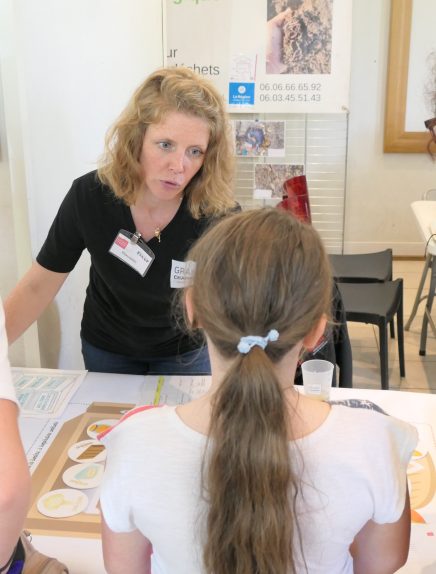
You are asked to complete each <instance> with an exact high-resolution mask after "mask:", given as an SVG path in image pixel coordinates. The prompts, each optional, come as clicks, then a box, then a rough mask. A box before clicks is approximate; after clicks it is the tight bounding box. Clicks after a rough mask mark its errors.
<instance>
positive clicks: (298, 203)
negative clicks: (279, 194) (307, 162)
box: [277, 175, 312, 223]
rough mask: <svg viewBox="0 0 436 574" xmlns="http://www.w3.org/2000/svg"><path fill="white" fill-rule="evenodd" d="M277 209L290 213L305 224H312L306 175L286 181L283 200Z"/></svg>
mask: <svg viewBox="0 0 436 574" xmlns="http://www.w3.org/2000/svg"><path fill="white" fill-rule="evenodd" d="M277 207H279V208H281V209H285V210H286V211H290V212H291V213H292V214H293V215H294V216H295V217H297V218H298V219H300V220H301V221H304V222H305V223H311V222H312V218H311V216H310V203H309V192H308V190H307V181H306V176H305V175H297V176H295V177H291V178H290V179H287V180H286V181H285V183H284V184H283V200H282V201H281V202H280V203H279V204H278V205H277Z"/></svg>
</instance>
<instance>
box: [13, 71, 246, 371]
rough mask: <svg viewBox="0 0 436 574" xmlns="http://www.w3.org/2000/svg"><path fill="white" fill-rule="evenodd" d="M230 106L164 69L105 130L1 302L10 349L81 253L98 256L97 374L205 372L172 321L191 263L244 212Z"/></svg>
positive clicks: (90, 299)
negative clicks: (217, 230) (204, 238)
mask: <svg viewBox="0 0 436 574" xmlns="http://www.w3.org/2000/svg"><path fill="white" fill-rule="evenodd" d="M233 164H234V161H233V143H232V138H231V131H230V128H229V122H228V118H227V114H226V111H225V107H224V101H223V99H222V97H221V95H220V94H219V93H218V91H217V90H216V88H215V87H214V86H213V85H212V84H211V83H210V82H209V81H207V80H205V79H204V78H202V77H201V76H198V75H197V74H195V73H194V72H192V71H191V70H189V69H187V68H169V69H160V70H157V71H156V72H154V73H152V74H151V75H150V76H149V77H148V78H147V79H146V80H145V81H144V82H143V83H142V84H141V85H140V86H139V87H138V88H137V90H136V91H135V92H134V94H133V96H132V98H131V99H130V101H129V102H128V104H127V106H126V108H125V109H124V111H123V112H122V113H121V115H120V116H119V118H118V119H117V121H116V122H115V123H114V125H113V126H112V128H110V130H109V132H108V134H107V137H106V146H105V151H104V154H103V156H102V158H101V160H100V165H99V168H98V170H97V171H92V172H90V173H88V174H86V175H84V176H82V177H79V178H78V179H76V180H75V181H74V182H73V185H72V187H71V189H70V191H69V192H68V194H67V196H66V197H65V199H64V201H63V202H62V204H61V206H60V209H59V211H58V214H57V216H56V218H55V220H54V222H53V224H52V226H51V229H50V231H49V234H48V237H47V239H46V241H45V243H44V245H43V247H42V249H41V251H40V252H39V254H38V256H37V258H36V262H35V263H34V264H33V266H32V267H31V269H30V270H29V271H28V272H27V274H26V275H25V276H24V278H23V279H22V280H21V281H20V282H19V284H18V285H17V286H16V287H15V289H14V290H13V291H12V293H11V295H10V296H9V297H8V299H7V300H6V302H5V312H6V320H7V330H8V337H9V342H10V343H11V342H12V341H14V340H15V339H16V338H17V337H18V336H20V335H21V334H22V333H23V331H24V330H25V329H27V327H28V326H29V325H30V324H31V323H33V321H35V320H36V319H37V318H38V317H39V315H40V314H41V313H42V311H43V310H44V309H45V308H46V306H47V305H48V304H49V303H50V301H51V300H52V299H53V298H54V296H55V295H56V293H57V292H58V290H59V289H60V288H61V286H62V284H63V283H64V281H65V279H66V278H67V276H68V274H69V273H70V271H72V269H73V268H74V266H75V265H76V263H77V261H78V259H79V258H80V255H81V253H82V251H83V250H84V249H87V250H88V251H89V253H90V255H91V268H90V280H89V285H88V288H87V292H86V300H85V305H84V313H83V318H82V327H81V337H82V353H83V357H84V362H85V367H86V368H87V369H88V370H90V371H100V372H118V373H129V374H145V373H198V372H209V369H210V364H209V357H208V353H207V349H206V348H205V347H203V346H201V344H200V343H199V342H198V341H194V340H193V339H192V338H190V337H188V336H187V335H186V334H185V333H183V332H182V331H181V330H180V329H179V327H178V326H177V322H176V321H174V319H173V317H172V313H171V301H172V298H173V294H174V293H175V291H176V290H177V289H179V288H181V287H183V286H184V284H185V281H186V279H187V278H188V277H189V275H190V266H189V263H185V262H184V259H185V255H186V253H187V251H188V249H189V248H190V247H191V246H192V244H193V243H195V241H196V240H197V239H198V238H199V237H200V235H201V234H202V233H203V231H204V230H205V229H206V227H207V226H208V225H209V224H210V222H211V221H213V220H216V219H217V218H221V217H223V216H224V215H226V214H227V213H228V212H229V211H231V210H234V209H237V205H236V204H235V200H234V198H233V193H232V178H233Z"/></svg>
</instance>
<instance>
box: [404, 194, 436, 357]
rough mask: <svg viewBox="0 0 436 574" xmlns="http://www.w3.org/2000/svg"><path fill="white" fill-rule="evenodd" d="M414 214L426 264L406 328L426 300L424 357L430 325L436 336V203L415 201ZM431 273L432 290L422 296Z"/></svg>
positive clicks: (421, 347) (423, 335) (421, 352)
mask: <svg viewBox="0 0 436 574" xmlns="http://www.w3.org/2000/svg"><path fill="white" fill-rule="evenodd" d="M411 207H412V211H413V214H414V215H415V217H416V221H417V223H418V227H419V230H420V232H421V236H422V238H423V239H424V241H425V248H426V251H425V255H426V259H425V264H424V269H423V271H422V275H421V280H420V282H419V286H418V291H417V293H416V297H415V302H414V304H413V309H412V313H411V314H410V317H409V319H408V321H407V323H406V325H405V327H404V329H405V330H406V331H408V330H409V329H410V326H411V324H412V321H413V319H414V317H415V315H416V312H417V310H418V307H419V304H420V303H421V301H424V300H426V301H427V302H426V305H425V311H424V317H423V320H422V328H421V341H420V345H419V354H420V355H421V356H424V355H425V353H426V344H427V329H428V325H429V324H430V327H431V329H432V331H433V334H434V335H435V336H436V326H435V324H434V322H433V319H432V317H431V309H432V306H433V299H434V294H435V290H436V257H435V255H436V235H434V233H435V232H436V201H414V202H413V203H412V204H411ZM429 271H430V272H431V279H430V288H429V291H428V293H427V294H426V295H422V290H423V288H424V283H425V280H426V278H427V274H428V272H429Z"/></svg>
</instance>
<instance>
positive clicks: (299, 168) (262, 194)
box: [253, 163, 304, 199]
mask: <svg viewBox="0 0 436 574" xmlns="http://www.w3.org/2000/svg"><path fill="white" fill-rule="evenodd" d="M296 175H304V166H303V165H291V164H282V163H281V164H278V163H276V164H273V163H263V164H258V165H256V166H254V188H255V189H254V192H253V197H254V198H255V199H270V198H271V199H273V198H278V199H282V197H283V184H284V183H285V181H286V180H287V179H289V178H291V177H295V176H296Z"/></svg>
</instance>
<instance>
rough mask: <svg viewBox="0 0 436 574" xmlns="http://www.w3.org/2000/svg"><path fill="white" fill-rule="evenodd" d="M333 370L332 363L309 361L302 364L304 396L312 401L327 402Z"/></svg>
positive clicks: (319, 360)
mask: <svg viewBox="0 0 436 574" xmlns="http://www.w3.org/2000/svg"><path fill="white" fill-rule="evenodd" d="M333 368H334V365H333V363H330V361H324V360H322V359H311V360H310V361H305V362H304V363H302V364H301V373H302V375H303V387H304V394H305V395H307V396H309V397H312V398H313V399H318V400H320V401H328V399H329V398H330V389H331V387H332V380H333Z"/></svg>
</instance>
